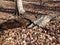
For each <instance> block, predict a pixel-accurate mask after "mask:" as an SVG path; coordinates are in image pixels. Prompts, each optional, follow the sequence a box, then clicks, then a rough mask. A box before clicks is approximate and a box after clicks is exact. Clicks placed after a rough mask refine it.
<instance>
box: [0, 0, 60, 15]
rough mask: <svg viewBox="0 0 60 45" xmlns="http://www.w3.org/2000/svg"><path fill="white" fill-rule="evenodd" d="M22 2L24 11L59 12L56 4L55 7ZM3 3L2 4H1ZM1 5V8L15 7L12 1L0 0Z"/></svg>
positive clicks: (59, 8)
mask: <svg viewBox="0 0 60 45" xmlns="http://www.w3.org/2000/svg"><path fill="white" fill-rule="evenodd" d="M23 2H24V8H25V10H26V11H30V12H34V13H40V14H41V13H42V14H48V13H50V12H51V13H52V12H53V13H56V12H57V13H59V12H60V7H59V6H58V7H57V8H55V7H54V6H53V7H51V6H50V7H48V6H40V5H38V4H37V3H35V2H26V1H23ZM2 3H3V4H2ZM58 5H59V4H58ZM0 6H1V7H3V8H10V9H14V8H15V3H14V2H12V1H1V4H0Z"/></svg>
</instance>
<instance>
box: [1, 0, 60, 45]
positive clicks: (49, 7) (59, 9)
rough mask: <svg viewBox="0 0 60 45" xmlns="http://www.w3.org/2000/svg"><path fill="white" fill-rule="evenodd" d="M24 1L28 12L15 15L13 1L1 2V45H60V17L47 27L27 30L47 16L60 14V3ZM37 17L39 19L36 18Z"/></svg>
mask: <svg viewBox="0 0 60 45" xmlns="http://www.w3.org/2000/svg"><path fill="white" fill-rule="evenodd" d="M39 1H40V0H38V1H37V0H23V5H24V9H25V10H26V12H25V13H24V14H23V15H21V16H18V15H17V14H16V15H15V5H16V4H15V2H14V1H13V0H1V1H0V45H60V16H57V17H55V18H53V19H52V20H51V21H50V22H49V23H48V24H47V25H46V26H45V27H43V28H38V29H36V30H33V29H27V28H26V26H27V24H29V23H30V22H29V21H28V20H26V19H25V18H27V19H30V20H32V21H34V20H36V19H37V18H40V16H42V15H46V14H49V13H51V14H57V15H59V14H60V2H44V4H42V5H41V2H39ZM36 17H37V18H36Z"/></svg>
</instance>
